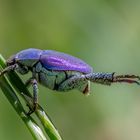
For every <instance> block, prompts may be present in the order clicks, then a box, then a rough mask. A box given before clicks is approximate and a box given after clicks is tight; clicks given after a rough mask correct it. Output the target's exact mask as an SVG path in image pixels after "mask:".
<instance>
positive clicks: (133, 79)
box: [113, 75, 140, 85]
mask: <svg viewBox="0 0 140 140" xmlns="http://www.w3.org/2000/svg"><path fill="white" fill-rule="evenodd" d="M116 82H120V83H129V84H133V83H136V84H138V85H140V76H136V75H117V76H113V83H116Z"/></svg>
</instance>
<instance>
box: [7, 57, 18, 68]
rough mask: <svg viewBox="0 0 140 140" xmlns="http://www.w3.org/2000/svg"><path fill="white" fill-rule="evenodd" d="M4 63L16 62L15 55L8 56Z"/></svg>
mask: <svg viewBox="0 0 140 140" xmlns="http://www.w3.org/2000/svg"><path fill="white" fill-rule="evenodd" d="M6 63H7V65H8V66H10V65H14V64H15V63H16V62H15V55H12V56H11V57H10V58H8V59H7V60H6Z"/></svg>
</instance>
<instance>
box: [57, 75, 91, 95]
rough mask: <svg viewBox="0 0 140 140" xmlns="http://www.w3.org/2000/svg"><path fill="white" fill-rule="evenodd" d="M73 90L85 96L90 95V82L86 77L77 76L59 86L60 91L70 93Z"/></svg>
mask: <svg viewBox="0 0 140 140" xmlns="http://www.w3.org/2000/svg"><path fill="white" fill-rule="evenodd" d="M72 89H78V90H79V91H81V92H82V93H83V94H89V92H90V82H89V81H88V80H87V79H86V78H85V76H84V75H75V76H72V77H70V78H69V79H67V80H65V81H63V82H62V83H61V84H60V85H58V91H69V90H72Z"/></svg>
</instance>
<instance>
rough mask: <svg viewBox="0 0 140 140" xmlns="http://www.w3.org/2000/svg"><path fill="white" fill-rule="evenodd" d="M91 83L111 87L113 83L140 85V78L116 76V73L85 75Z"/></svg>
mask: <svg viewBox="0 0 140 140" xmlns="http://www.w3.org/2000/svg"><path fill="white" fill-rule="evenodd" d="M85 76H86V78H87V79H88V80H90V81H91V82H96V83H100V84H104V85H111V83H116V82H122V83H129V84H132V83H136V84H138V85H140V82H139V80H140V77H139V76H136V75H116V76H115V75H114V73H91V74H87V75H85Z"/></svg>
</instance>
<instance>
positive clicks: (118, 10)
mask: <svg viewBox="0 0 140 140" xmlns="http://www.w3.org/2000/svg"><path fill="white" fill-rule="evenodd" d="M139 13H140V1H138V0H86V1H84V0H59V1H58V0H40V1H36V0H24V1H22V0H0V53H1V54H2V55H3V56H4V57H5V58H8V57H9V56H10V55H12V54H14V53H16V52H18V51H20V50H23V49H27V48H31V47H33V48H39V49H53V50H57V51H62V52H65V53H69V54H72V55H74V56H77V57H79V58H81V59H83V60H85V61H86V62H87V63H89V64H90V65H91V66H93V68H94V71H96V72H97V71H99V72H117V73H118V74H123V73H134V74H138V75H140V61H139V60H140V14H139ZM27 78H28V76H26V78H25V77H24V79H27ZM39 102H40V104H41V105H42V106H43V107H44V108H45V110H46V111H47V112H48V114H49V115H50V117H51V119H52V120H53V122H54V124H55V125H56V127H57V128H58V130H59V132H60V134H61V135H62V136H63V138H64V140H139V139H140V87H138V86H137V85H127V84H114V85H112V86H110V87H108V86H103V85H96V84H91V95H90V96H88V97H85V96H84V95H82V94H81V93H80V92H78V91H75V90H73V91H70V92H68V93H57V92H54V91H51V90H49V89H47V88H44V87H42V86H39ZM18 139H19V140H25V139H26V140H32V139H33V138H32V136H31V134H30V133H29V131H28V130H27V128H26V126H25V125H24V123H23V122H22V121H21V119H20V118H19V116H18V115H17V114H16V113H15V111H14V110H13V108H12V107H11V106H10V104H9V102H8V101H7V99H6V98H5V96H4V95H3V93H2V91H1V90H0V140H18Z"/></svg>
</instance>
